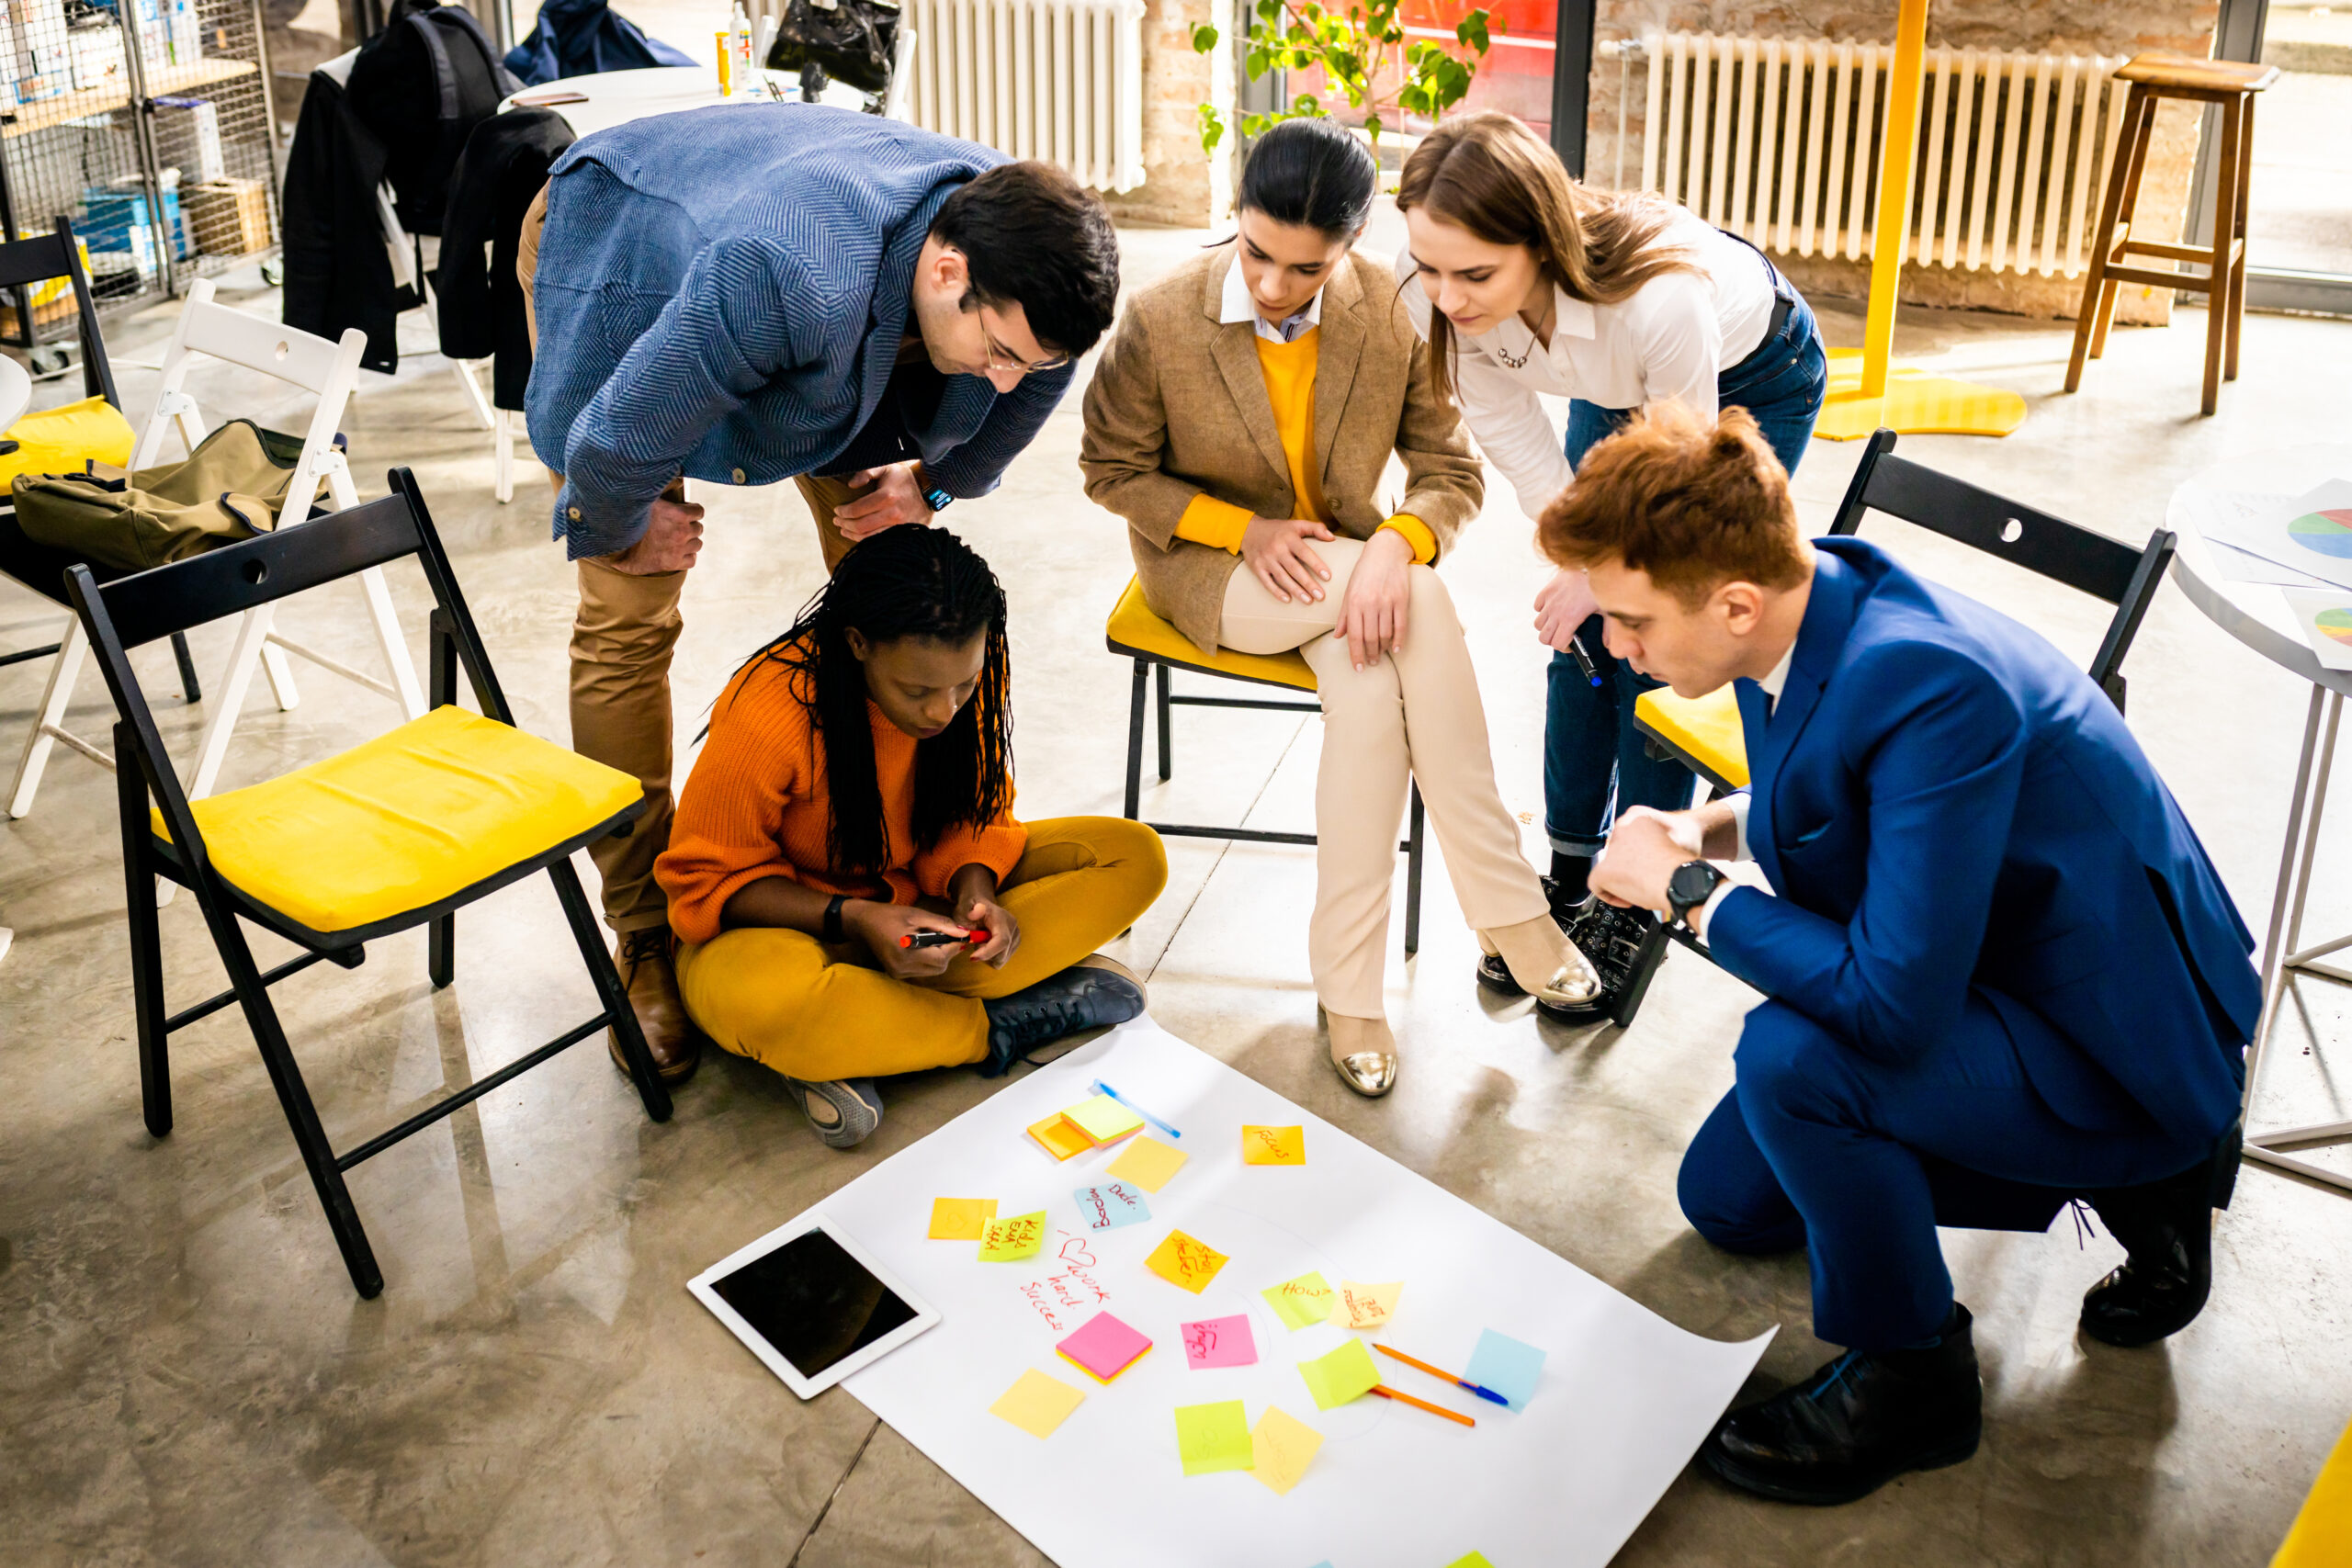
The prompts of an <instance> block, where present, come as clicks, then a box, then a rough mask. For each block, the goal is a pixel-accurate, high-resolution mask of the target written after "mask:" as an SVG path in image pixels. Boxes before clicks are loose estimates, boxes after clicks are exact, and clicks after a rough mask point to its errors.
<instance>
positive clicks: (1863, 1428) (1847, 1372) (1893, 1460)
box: [1699, 1303, 1985, 1504]
mask: <svg viewBox="0 0 2352 1568" xmlns="http://www.w3.org/2000/svg"><path fill="white" fill-rule="evenodd" d="M1969 1322H1970V1319H1969V1315H1968V1309H1967V1308H1966V1307H1964V1306H1961V1305H1960V1304H1958V1303H1953V1306H1952V1309H1951V1319H1950V1320H1949V1321H1947V1322H1946V1324H1945V1325H1944V1331H1943V1335H1942V1338H1941V1342H1940V1343H1939V1344H1937V1345H1935V1346H1933V1347H1930V1348H1925V1349H1918V1350H1879V1351H1862V1350H1849V1351H1847V1352H1846V1353H1845V1354H1844V1355H1842V1356H1840V1357H1838V1359H1836V1360H1834V1361H1832V1362H1830V1363H1829V1364H1828V1365H1827V1366H1826V1367H1824V1368H1822V1369H1821V1370H1820V1371H1817V1372H1815V1373H1814V1374H1813V1376H1812V1377H1810V1378H1807V1379H1806V1380H1805V1381H1804V1382H1801V1383H1799V1384H1797V1385H1796V1386H1795V1387H1794V1388H1790V1389H1783V1390H1782V1391H1781V1393H1776V1394H1774V1395H1773V1396H1772V1397H1771V1398H1770V1399H1768V1400H1766V1401H1765V1402H1764V1403H1763V1404H1751V1405H1749V1406H1748V1407H1747V1408H1746V1409H1745V1410H1735V1411H1733V1412H1732V1413H1731V1414H1730V1415H1728V1416H1724V1418H1723V1420H1722V1421H1721V1422H1720V1423H1719V1424H1718V1425H1717V1426H1716V1427H1715V1429H1714V1432H1713V1435H1711V1436H1710V1437H1709V1438H1707V1440H1706V1442H1705V1443H1704V1444H1703V1445H1702V1446H1701V1448H1700V1450H1699V1462H1701V1463H1702V1464H1703V1465H1705V1466H1706V1467H1707V1468H1708V1469H1709V1470H1711V1471H1713V1472H1714V1473H1715V1474H1716V1475H1718V1476H1720V1477H1722V1478H1723V1479H1724V1481H1727V1482H1729V1483H1731V1484H1732V1485H1734V1486H1736V1487H1738V1488H1739V1489H1740V1490H1742V1491H1744V1492H1753V1493H1755V1494H1757V1495H1758V1496H1762V1497H1770V1498H1774V1499H1776V1500H1778V1501H1780V1502H1783V1503H1812V1504H1831V1503H1850V1502H1853V1501H1854V1500H1855V1499H1856V1498H1858V1497H1865V1496H1868V1495H1870V1494H1871V1493H1872V1492H1875V1491H1877V1490H1878V1489H1879V1488H1880V1487H1881V1486H1883V1485H1885V1484H1886V1483H1888V1482H1890V1481H1892V1480H1894V1478H1895V1477H1896V1476H1898V1475H1901V1474H1903V1473H1904V1472H1905V1471H1912V1470H1935V1469H1938V1468H1939V1467H1941V1466H1943V1465H1948V1464H1958V1463H1959V1462H1960V1461H1962V1460H1964V1459H1966V1458H1968V1457H1969V1456H1970V1455H1971V1454H1973V1453H1974V1452H1975V1451H1976V1440H1977V1437H1978V1434H1979V1432H1980V1431H1981V1429H1982V1425H1983V1410H1984V1400H1985V1390H1984V1384H1983V1383H1981V1382H1979V1381H1978V1380H1977V1376H1976V1345H1975V1341H1974V1340H1973V1338H1972V1337H1970V1333H1969Z"/></svg>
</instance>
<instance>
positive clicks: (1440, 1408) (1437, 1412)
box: [1372, 1382, 1478, 1427]
mask: <svg viewBox="0 0 2352 1568" xmlns="http://www.w3.org/2000/svg"><path fill="white" fill-rule="evenodd" d="M1372 1392H1373V1393H1376V1394H1378V1395H1380V1397H1381V1398H1383V1399H1393V1400H1395V1401H1397V1403H1398V1404H1409V1405H1411V1406H1412V1407H1413V1408H1414V1409H1416V1410H1426V1411H1428V1412H1429V1413H1430V1415H1432V1416H1444V1417H1445V1418H1446V1419H1447V1420H1449V1421H1459V1422H1461V1423H1462V1424H1463V1425H1464V1426H1465V1427H1475V1426H1476V1425H1477V1424H1478V1423H1476V1421H1473V1420H1472V1419H1470V1417H1468V1416H1464V1415H1460V1414H1458V1413H1456V1412H1454V1411H1452V1410H1448V1409H1447V1408H1446V1407H1445V1406H1444V1405H1442V1404H1430V1402H1429V1401H1428V1400H1426V1399H1415V1398H1414V1397H1413V1396H1412V1395H1411V1394H1409V1393H1397V1391H1396V1390H1395V1389H1393V1388H1390V1387H1389V1386H1388V1385H1387V1384H1386V1383H1377V1382H1376V1383H1374V1384H1373V1385H1372Z"/></svg>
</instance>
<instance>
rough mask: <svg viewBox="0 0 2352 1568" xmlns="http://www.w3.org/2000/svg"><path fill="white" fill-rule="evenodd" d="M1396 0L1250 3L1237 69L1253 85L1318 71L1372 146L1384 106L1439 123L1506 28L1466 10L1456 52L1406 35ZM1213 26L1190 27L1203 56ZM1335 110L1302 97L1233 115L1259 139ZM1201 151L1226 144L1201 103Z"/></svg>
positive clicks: (1210, 45) (1217, 120)
mask: <svg viewBox="0 0 2352 1568" xmlns="http://www.w3.org/2000/svg"><path fill="white" fill-rule="evenodd" d="M1401 3H1402V0H1365V3H1363V4H1355V3H1351V4H1350V5H1349V6H1348V7H1347V9H1346V10H1345V11H1341V10H1339V9H1337V8H1335V7H1332V6H1324V5H1322V4H1319V3H1318V0H1255V4H1254V5H1253V6H1250V9H1249V10H1248V11H1246V12H1245V13H1244V14H1245V15H1246V16H1247V17H1248V18H1249V31H1248V32H1247V33H1246V34H1245V35H1244V40H1245V41H1246V42H1247V44H1248V45H1249V49H1248V51H1247V52H1246V53H1245V54H1244V55H1243V57H1242V62H1241V68H1242V70H1243V71H1244V72H1245V73H1247V74H1248V75H1249V77H1250V80H1251V81H1252V82H1255V81H1257V80H1259V79H1260V78H1261V77H1262V76H1264V75H1265V74H1266V73H1268V72H1270V71H1318V70H1319V71H1320V72H1322V73H1323V76H1324V79H1325V81H1327V82H1328V83H1329V84H1330V85H1331V87H1332V89H1333V90H1334V91H1336V92H1337V93H1338V94H1339V95H1340V96H1342V97H1344V98H1345V99H1346V100H1347V107H1350V108H1351V109H1360V110H1362V111H1363V117H1364V120H1363V130H1364V135H1365V137H1366V139H1367V140H1369V141H1371V143H1372V145H1373V149H1374V152H1377V151H1378V150H1379V147H1380V133H1381V131H1382V130H1385V129H1386V128H1387V124H1388V122H1387V121H1386V120H1385V119H1384V118H1383V111H1384V110H1385V111H1389V112H1393V113H1394V114H1395V115H1396V116H1397V119H1398V121H1400V122H1401V121H1402V119H1403V118H1404V116H1406V115H1408V114H1416V115H1426V116H1428V117H1429V118H1431V119H1435V118H1437V117H1438V116H1439V115H1441V114H1442V113H1444V112H1445V111H1446V110H1447V109H1448V108H1451V107H1453V106H1454V105H1455V104H1458V103H1460V102H1461V101H1462V99H1463V96H1464V94H1466V93H1468V92H1469V91H1470V81H1471V78H1472V77H1474V76H1475V75H1476V74H1477V72H1478V65H1479V62H1481V61H1483V60H1484V59H1485V58H1486V54H1487V47H1488V45H1489V43H1490V41H1491V39H1490V37H1489V35H1490V34H1491V33H1493V32H1495V31H1498V30H1500V28H1501V27H1502V24H1501V23H1500V22H1499V21H1497V20H1495V19H1494V18H1492V17H1489V16H1488V15H1487V11H1486V8H1485V7H1483V6H1481V7H1480V8H1478V9H1476V10H1475V11H1472V12H1470V13H1469V14H1468V15H1466V16H1464V17H1463V18H1462V19H1461V20H1460V21H1459V22H1456V23H1455V24H1454V27H1453V37H1454V41H1455V43H1456V45H1458V46H1459V48H1460V49H1461V50H1463V51H1467V52H1466V53H1457V52H1455V51H1454V50H1453V49H1450V48H1448V47H1447V46H1445V45H1444V44H1442V43H1439V42H1436V41H1434V40H1432V39H1408V38H1407V37H1406V36H1405V23H1404V19H1403V17H1401V16H1399V15H1398V8H1399V6H1400V5H1401ZM1218 38H1219V35H1218V32H1217V29H1216V28H1213V27H1209V26H1207V25H1205V24H1204V25H1203V26H1200V27H1196V28H1193V49H1194V50H1195V51H1198V52H1199V53H1202V54H1206V53H1208V52H1209V51H1211V50H1213V49H1215V48H1216V46H1217V42H1218ZM1332 107H1333V106H1330V105H1327V104H1325V103H1324V102H1323V101H1322V100H1321V99H1319V98H1317V96H1315V95H1314V94H1312V93H1301V94H1299V95H1298V96H1297V97H1295V98H1294V99H1293V100H1292V101H1291V105H1290V107H1288V108H1278V109H1275V110H1272V112H1271V113H1266V114H1245V115H1241V116H1239V117H1238V118H1239V119H1240V122H1241V134H1242V135H1244V136H1258V135H1261V134H1263V133H1264V131H1265V130H1267V129H1268V128H1269V127H1271V126H1272V125H1273V124H1274V123H1275V122H1276V121H1278V120H1285V119H1297V118H1304V117H1307V116H1321V115H1328V114H1329V113H1330V112H1331V108H1332ZM1200 129H1201V150H1202V151H1203V152H1216V146H1217V143H1218V142H1220V141H1224V140H1225V130H1226V121H1225V117H1224V116H1222V115H1220V114H1218V113H1217V111H1216V109H1215V108H1214V107H1210V106H1209V105H1207V104H1203V105H1202V106H1201V107H1200Z"/></svg>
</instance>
